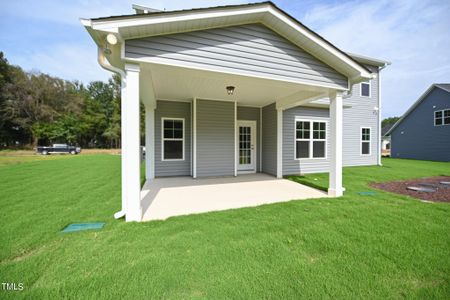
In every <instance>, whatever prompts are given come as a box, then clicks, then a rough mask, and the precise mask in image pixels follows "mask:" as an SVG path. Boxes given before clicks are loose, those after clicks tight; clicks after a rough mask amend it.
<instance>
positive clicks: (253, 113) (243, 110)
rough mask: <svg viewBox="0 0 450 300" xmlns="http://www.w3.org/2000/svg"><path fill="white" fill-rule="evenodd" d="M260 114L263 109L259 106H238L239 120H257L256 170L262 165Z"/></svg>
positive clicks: (259, 169)
mask: <svg viewBox="0 0 450 300" xmlns="http://www.w3.org/2000/svg"><path fill="white" fill-rule="evenodd" d="M260 116H261V109H260V108H257V107H246V106H238V107H237V120H238V121H239V120H245V121H256V133H255V134H256V147H255V149H256V170H257V171H261V166H260V156H261V155H260V154H261V151H260V147H261V143H260V142H261V139H260V137H261V135H260V124H261V123H260Z"/></svg>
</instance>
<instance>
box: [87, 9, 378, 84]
mask: <svg viewBox="0 0 450 300" xmlns="http://www.w3.org/2000/svg"><path fill="white" fill-rule="evenodd" d="M81 22H82V24H83V25H84V26H85V27H86V29H87V30H88V32H89V33H90V34H91V36H92V38H93V39H94V40H95V42H96V43H97V44H98V45H99V46H100V47H101V46H104V40H105V36H106V35H107V34H108V33H113V34H116V35H117V36H118V38H119V40H121V41H123V40H126V39H132V38H138V37H142V36H154V35H163V34H169V33H176V32H186V31H195V30H202V29H208V28H217V27H225V26H231V25H239V24H249V23H261V24H263V25H265V26H267V27H268V28H270V29H272V30H273V31H275V32H277V33H278V34H280V35H282V36H284V37H285V38H286V39H288V40H290V41H291V42H292V43H294V44H295V45H297V46H298V47H300V48H303V49H304V50H305V51H307V52H309V53H310V54H312V55H313V56H315V57H316V58H318V59H320V60H322V61H323V62H324V63H326V64H328V65H329V66H331V67H332V68H334V69H335V70H337V71H338V72H340V73H342V74H344V75H345V76H346V77H347V78H349V81H350V82H351V83H358V82H361V81H365V80H368V79H371V78H374V77H375V76H376V75H375V74H373V73H372V72H371V71H370V70H369V69H368V68H366V67H365V66H363V65H362V64H361V63H360V62H358V61H357V60H356V59H354V58H353V57H352V56H350V55H348V54H347V53H345V52H343V51H342V50H340V49H338V48H337V47H336V46H334V45H333V44H331V43H330V42H328V41H327V40H326V39H324V38H323V37H321V36H320V35H318V34H317V33H315V32H314V31H312V30H311V29H309V28H308V27H306V26H305V25H303V24H302V23H301V22H299V21H298V20H296V19H295V18H293V17H292V16H290V15H289V14H287V13H286V12H284V11H283V10H281V9H280V8H278V7H277V6H276V5H275V4H273V3H272V2H270V1H269V2H260V3H252V4H242V5H228V6H217V7H208V8H195V9H189V10H174V11H148V12H147V13H142V14H129V15H120V16H110V17H102V18H94V19H82V20H81Z"/></svg>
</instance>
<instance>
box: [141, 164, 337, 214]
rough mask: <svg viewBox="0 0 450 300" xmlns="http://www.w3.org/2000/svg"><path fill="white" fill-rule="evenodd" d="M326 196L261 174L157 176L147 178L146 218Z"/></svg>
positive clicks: (144, 199)
mask: <svg viewBox="0 0 450 300" xmlns="http://www.w3.org/2000/svg"><path fill="white" fill-rule="evenodd" d="M323 197H328V195H327V193H326V192H323V191H319V190H316V189H314V188H311V187H308V186H305V185H302V184H299V183H296V182H293V181H290V180H286V179H277V178H275V177H273V176H270V175H266V174H261V173H259V174H248V175H239V176H237V177H220V178H205V179H193V178H191V177H171V178H156V179H154V180H152V181H147V182H146V183H145V185H144V187H143V189H142V192H141V198H142V207H143V212H144V214H143V221H149V220H164V219H167V218H169V217H173V216H180V215H189V214H197V213H204V212H210V211H219V210H227V209H234V208H241V207H251V206H257V205H262V204H269V203H276V202H285V201H290V200H294V199H298V200H300V199H310V198H323Z"/></svg>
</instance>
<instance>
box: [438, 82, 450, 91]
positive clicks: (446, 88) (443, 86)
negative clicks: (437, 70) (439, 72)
mask: <svg viewBox="0 0 450 300" xmlns="http://www.w3.org/2000/svg"><path fill="white" fill-rule="evenodd" d="M435 86H437V87H438V88H440V89H443V90H444V91H446V92H449V93H450V83H436V84H435Z"/></svg>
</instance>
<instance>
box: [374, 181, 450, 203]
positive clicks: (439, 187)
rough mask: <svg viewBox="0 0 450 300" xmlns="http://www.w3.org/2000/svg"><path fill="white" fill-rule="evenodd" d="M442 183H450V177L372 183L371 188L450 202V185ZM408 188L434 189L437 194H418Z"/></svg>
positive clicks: (428, 199)
mask: <svg viewBox="0 0 450 300" xmlns="http://www.w3.org/2000/svg"><path fill="white" fill-rule="evenodd" d="M442 181H445V182H450V177H449V176H439V177H427V178H419V179H411V180H404V181H391V182H383V183H372V184H370V186H372V187H374V188H377V189H382V190H385V191H388V192H392V193H396V194H402V195H408V196H411V197H414V198H418V199H422V200H426V201H434V202H450V185H443V184H440V182H442ZM408 187H422V188H426V189H430V188H432V189H435V190H436V192H417V191H413V190H408Z"/></svg>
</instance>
